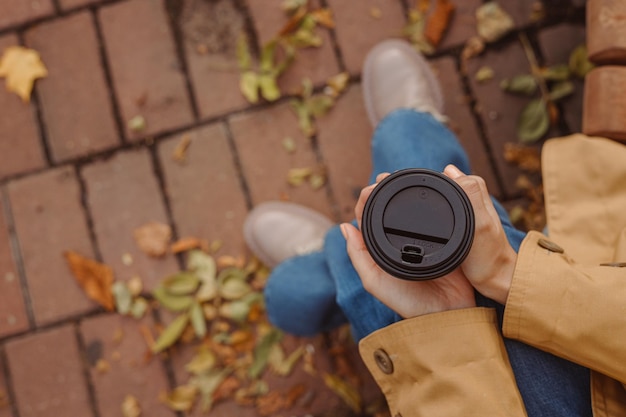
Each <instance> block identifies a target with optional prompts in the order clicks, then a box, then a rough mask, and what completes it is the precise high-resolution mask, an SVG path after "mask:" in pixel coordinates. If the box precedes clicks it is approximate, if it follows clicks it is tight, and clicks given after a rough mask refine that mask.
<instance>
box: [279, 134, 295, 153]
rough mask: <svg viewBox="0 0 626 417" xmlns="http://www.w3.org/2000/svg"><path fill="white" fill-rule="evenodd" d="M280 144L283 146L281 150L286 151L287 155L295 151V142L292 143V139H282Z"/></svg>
mask: <svg viewBox="0 0 626 417" xmlns="http://www.w3.org/2000/svg"><path fill="white" fill-rule="evenodd" d="M281 144H282V145H283V149H284V150H285V151H287V153H294V152H295V151H296V141H294V140H293V138H290V137H286V138H285V139H283V141H282V142H281Z"/></svg>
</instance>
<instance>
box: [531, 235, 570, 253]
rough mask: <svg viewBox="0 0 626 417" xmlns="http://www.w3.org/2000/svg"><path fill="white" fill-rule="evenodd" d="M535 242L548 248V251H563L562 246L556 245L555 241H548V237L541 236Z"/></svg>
mask: <svg viewBox="0 0 626 417" xmlns="http://www.w3.org/2000/svg"><path fill="white" fill-rule="evenodd" d="M537 244H538V245H539V246H541V247H542V248H544V249H547V250H549V251H550V252H555V253H563V252H565V251H564V250H563V248H562V247H560V246H559V245H557V244H556V243H554V242H552V241H549V240H548V239H543V238H541V239H539V240H538V241H537Z"/></svg>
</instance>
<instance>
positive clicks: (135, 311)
mask: <svg viewBox="0 0 626 417" xmlns="http://www.w3.org/2000/svg"><path fill="white" fill-rule="evenodd" d="M146 311H148V301H147V300H146V299H145V298H143V297H138V298H137V299H135V301H133V305H132V307H131V308H130V315H131V316H133V317H134V318H136V319H137V320H139V319H140V318H142V317H143V316H144V315H145V314H146Z"/></svg>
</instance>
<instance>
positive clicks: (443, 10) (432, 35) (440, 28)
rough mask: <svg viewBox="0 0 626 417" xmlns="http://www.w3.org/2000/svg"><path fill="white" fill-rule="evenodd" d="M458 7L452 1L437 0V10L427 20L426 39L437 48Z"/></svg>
mask: <svg viewBox="0 0 626 417" xmlns="http://www.w3.org/2000/svg"><path fill="white" fill-rule="evenodd" d="M455 9H456V6H455V5H454V4H453V3H452V2H450V0H437V2H436V4H435V10H434V11H433V12H432V14H431V15H430V16H429V17H428V19H427V20H426V26H425V28H424V37H425V38H426V40H427V41H428V42H430V44H431V45H432V46H434V47H437V46H438V45H439V43H440V42H441V39H442V38H443V35H444V33H445V32H446V30H447V29H448V26H449V25H450V21H451V20H452V17H453V16H454V10H455Z"/></svg>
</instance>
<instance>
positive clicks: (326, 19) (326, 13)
mask: <svg viewBox="0 0 626 417" xmlns="http://www.w3.org/2000/svg"><path fill="white" fill-rule="evenodd" d="M310 15H311V16H312V17H313V19H315V21H316V22H317V23H319V24H320V25H322V26H326V27H327V28H329V29H333V28H334V27H335V20H334V19H333V12H332V10H330V9H317V10H313V11H312V12H311V13H310Z"/></svg>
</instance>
